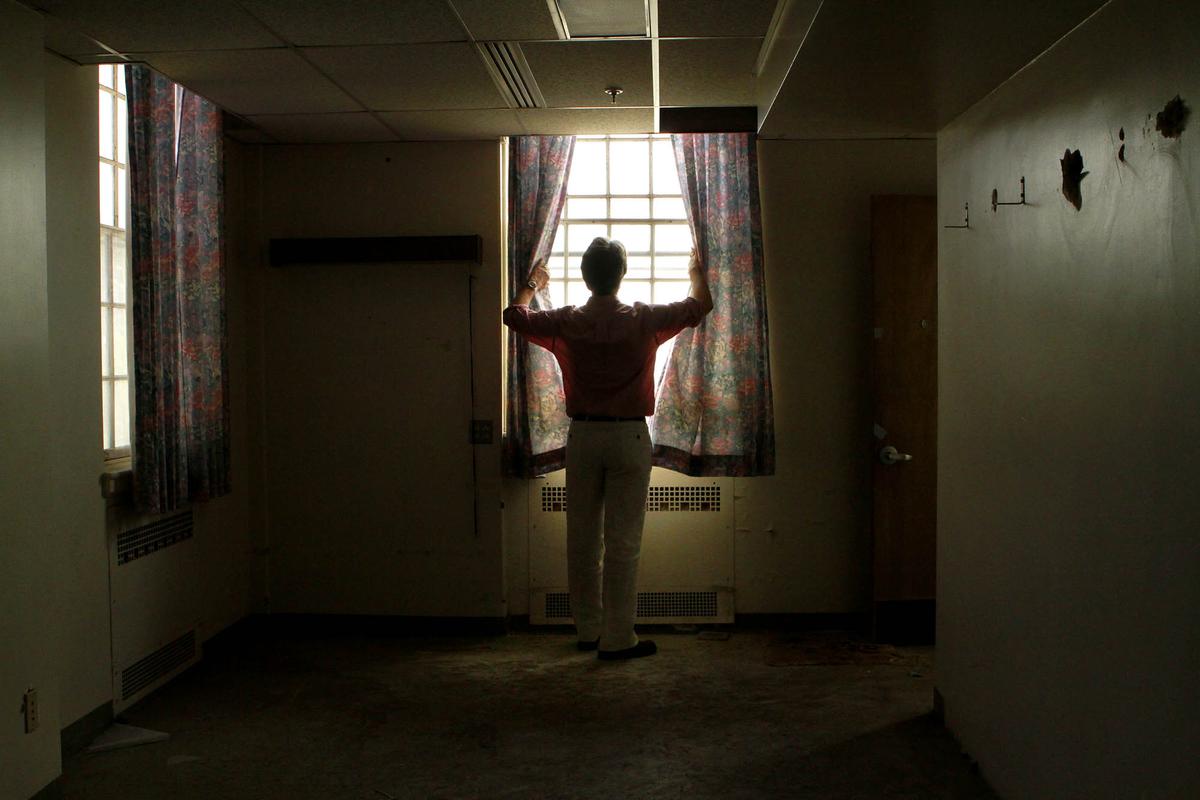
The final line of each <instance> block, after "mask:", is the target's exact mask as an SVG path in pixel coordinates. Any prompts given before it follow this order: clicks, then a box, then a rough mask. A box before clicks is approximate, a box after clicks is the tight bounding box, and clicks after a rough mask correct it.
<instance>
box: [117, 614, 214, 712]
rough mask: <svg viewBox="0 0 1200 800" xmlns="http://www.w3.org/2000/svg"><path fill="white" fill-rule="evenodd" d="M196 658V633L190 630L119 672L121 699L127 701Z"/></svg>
mask: <svg viewBox="0 0 1200 800" xmlns="http://www.w3.org/2000/svg"><path fill="white" fill-rule="evenodd" d="M195 656H196V631H195V630H190V631H188V632H187V633H185V634H184V635H183V636H180V637H179V638H178V639H176V640H175V641H173V642H170V643H168V644H165V645H163V646H162V647H160V648H159V649H157V650H155V651H154V652H153V653H151V654H150V655H148V656H146V657H145V658H143V659H141V660H140V661H138V662H136V663H135V664H133V665H132V666H130V667H126V668H125V669H124V670H122V671H121V699H122V700H128V699H129V698H130V697H133V696H134V695H135V694H137V693H138V692H140V691H141V690H142V689H145V688H146V687H147V686H149V685H150V684H152V683H154V682H155V681H157V680H159V679H160V678H162V677H164V676H166V675H168V674H170V673H171V672H172V671H173V670H175V669H177V668H179V667H180V666H182V665H184V664H186V663H187V662H189V661H191V660H192V659H193V658H194V657H195Z"/></svg>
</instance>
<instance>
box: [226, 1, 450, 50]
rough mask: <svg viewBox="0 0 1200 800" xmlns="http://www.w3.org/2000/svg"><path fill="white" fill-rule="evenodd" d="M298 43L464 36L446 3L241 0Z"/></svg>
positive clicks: (437, 39) (399, 41) (387, 41)
mask: <svg viewBox="0 0 1200 800" xmlns="http://www.w3.org/2000/svg"><path fill="white" fill-rule="evenodd" d="M242 4H243V5H244V6H245V7H246V8H247V9H249V11H250V12H251V13H252V14H255V15H256V16H257V17H258V18H259V19H261V20H262V21H263V22H264V23H266V24H267V26H268V27H270V28H271V30H273V31H275V33H277V34H279V35H280V36H282V37H283V38H284V39H287V40H288V41H289V42H291V43H292V44H297V45H354V44H402V43H411V42H456V41H464V40H465V39H466V38H467V36H466V33H465V32H464V31H463V29H462V25H460V24H459V22H458V19H457V18H456V17H455V16H454V12H453V11H451V10H450V7H449V6H448V5H446V2H445V0H405V2H402V3H380V2H378V0H242Z"/></svg>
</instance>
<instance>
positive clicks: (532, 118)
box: [515, 108, 654, 134]
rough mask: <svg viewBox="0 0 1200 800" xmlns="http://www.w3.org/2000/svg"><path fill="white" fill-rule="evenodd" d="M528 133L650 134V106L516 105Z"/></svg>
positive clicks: (651, 126) (651, 115)
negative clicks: (528, 106)
mask: <svg viewBox="0 0 1200 800" xmlns="http://www.w3.org/2000/svg"><path fill="white" fill-rule="evenodd" d="M515 113H516V114H517V116H518V118H519V119H520V121H521V126H522V127H523V128H524V129H525V132H526V133H528V134H550V133H576V134H585V133H650V132H652V131H653V130H654V109H653V108H519V109H517V110H516V112H515Z"/></svg>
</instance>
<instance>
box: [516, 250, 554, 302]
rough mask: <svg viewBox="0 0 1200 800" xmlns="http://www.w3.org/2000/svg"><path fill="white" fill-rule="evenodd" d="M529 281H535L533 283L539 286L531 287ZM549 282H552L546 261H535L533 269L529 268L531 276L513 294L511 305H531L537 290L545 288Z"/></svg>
mask: <svg viewBox="0 0 1200 800" xmlns="http://www.w3.org/2000/svg"><path fill="white" fill-rule="evenodd" d="M529 281H533V283H534V284H535V285H536V286H537V288H536V289H531V288H530V287H529ZM549 283H550V270H548V269H546V262H545V261H541V260H539V261H535V262H534V263H533V269H531V270H529V276H528V277H527V278H526V279H525V285H523V286H521V287H519V288H518V289H517V293H516V294H515V295H513V299H512V303H511V305H514V306H527V305H529V301H530V300H532V299H533V295H534V294H535V293H536V292H540V291H542V290H543V289H545V288H546V285H547V284H549Z"/></svg>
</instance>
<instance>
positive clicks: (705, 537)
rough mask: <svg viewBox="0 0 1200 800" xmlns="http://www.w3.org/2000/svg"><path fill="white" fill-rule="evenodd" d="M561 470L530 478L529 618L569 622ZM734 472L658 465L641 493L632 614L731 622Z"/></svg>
mask: <svg viewBox="0 0 1200 800" xmlns="http://www.w3.org/2000/svg"><path fill="white" fill-rule="evenodd" d="M566 509H567V493H566V472H565V471H561V470H560V471H558V472H554V473H551V474H550V475H547V476H546V477H545V478H543V479H540V480H535V481H530V487H529V620H530V622H531V623H532V624H534V625H562V624H569V623H571V622H572V618H571V609H570V597H569V595H568V594H567V555H566V541H567V514H566ZM733 534H734V501H733V479H732V478H689V477H687V476H685V475H680V474H679V473H675V472H671V471H668V470H661V469H655V470H653V472H652V474H651V477H650V489H649V492H648V494H647V498H646V526H645V532H644V534H643V536H642V556H641V561H640V565H639V569H638V610H637V618H636V621H637V622H640V623H643V624H670V623H705V622H708V623H731V622H733V618H734V591H733V572H734V562H733V550H734V548H733Z"/></svg>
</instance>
